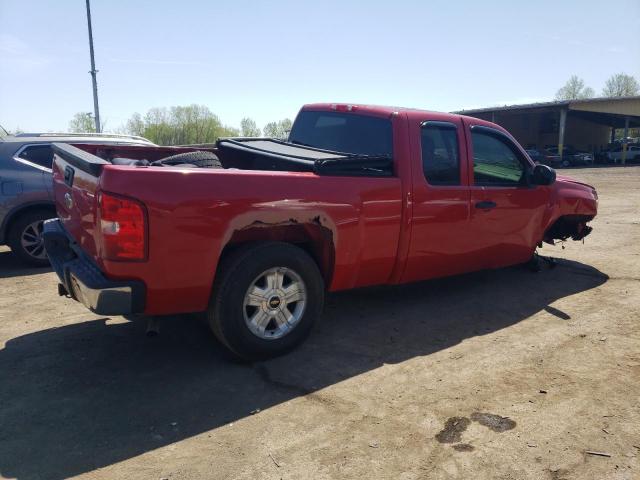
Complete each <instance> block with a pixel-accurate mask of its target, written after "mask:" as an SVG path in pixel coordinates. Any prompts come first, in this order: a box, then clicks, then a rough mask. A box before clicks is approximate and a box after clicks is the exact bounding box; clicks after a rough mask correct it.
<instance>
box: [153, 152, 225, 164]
mask: <svg viewBox="0 0 640 480" xmlns="http://www.w3.org/2000/svg"><path fill="white" fill-rule="evenodd" d="M184 164H189V165H194V166H196V167H200V168H223V167H222V163H220V159H219V158H218V156H217V155H216V154H215V153H211V152H205V151H202V150H198V151H195V152H186V153H178V154H176V155H171V156H170V157H165V158H162V159H160V160H156V161H155V162H153V163H152V165H167V166H174V165H184Z"/></svg>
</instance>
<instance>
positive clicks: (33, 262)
mask: <svg viewBox="0 0 640 480" xmlns="http://www.w3.org/2000/svg"><path fill="white" fill-rule="evenodd" d="M55 216H56V214H55V213H54V212H52V211H49V210H34V211H30V212H27V213H25V214H23V215H20V217H18V218H17V219H15V220H14V221H13V223H12V225H11V228H10V230H9V235H8V239H7V240H8V241H7V243H8V244H9V246H10V247H11V251H12V252H13V253H14V254H15V255H16V256H17V257H18V258H19V259H20V261H21V262H22V263H24V264H26V265H30V266H32V267H46V266H48V265H49V259H48V258H47V256H46V252H45V251H44V244H43V243H42V240H41V238H40V239H39V242H40V243H39V245H37V246H35V247H34V248H33V249H32V250H31V251H29V250H27V249H26V248H25V247H24V246H23V244H22V238H23V235H27V238H30V237H31V235H30V234H29V233H30V231H31V226H32V225H33V224H39V225H40V230H39V232H38V233H40V234H41V233H42V228H41V224H42V222H44V221H45V220H48V219H50V218H54V217H55Z"/></svg>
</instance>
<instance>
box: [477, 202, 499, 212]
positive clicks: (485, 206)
mask: <svg viewBox="0 0 640 480" xmlns="http://www.w3.org/2000/svg"><path fill="white" fill-rule="evenodd" d="M496 207H497V205H496V202H492V201H491V200H489V201H484V202H478V203H476V208H480V209H482V210H487V209H489V208H496Z"/></svg>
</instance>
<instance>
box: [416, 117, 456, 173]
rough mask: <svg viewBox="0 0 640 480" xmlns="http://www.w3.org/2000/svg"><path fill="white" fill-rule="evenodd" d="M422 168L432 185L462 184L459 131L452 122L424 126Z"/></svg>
mask: <svg viewBox="0 0 640 480" xmlns="http://www.w3.org/2000/svg"><path fill="white" fill-rule="evenodd" d="M422 169H423V171H424V177H425V178H426V180H427V182H429V184H431V185H460V154H459V152H458V133H457V130H456V127H455V125H454V124H452V123H447V122H427V123H425V124H424V125H423V126H422Z"/></svg>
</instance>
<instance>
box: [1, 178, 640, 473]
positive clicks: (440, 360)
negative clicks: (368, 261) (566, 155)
mask: <svg viewBox="0 0 640 480" xmlns="http://www.w3.org/2000/svg"><path fill="white" fill-rule="evenodd" d="M570 174H571V175H572V176H574V177H576V178H578V179H581V180H584V181H586V182H588V183H591V184H593V185H595V186H596V187H597V188H598V191H599V194H600V215H599V216H598V217H597V219H596V220H595V221H594V222H593V227H594V232H593V234H592V235H591V236H589V237H588V238H587V239H586V241H585V243H584V245H583V244H582V243H576V242H569V243H567V245H566V249H564V250H563V249H562V248H561V247H560V246H556V247H547V246H545V247H544V249H543V250H542V253H543V254H546V255H552V256H555V257H559V258H561V260H560V261H559V264H558V266H557V267H556V268H553V269H550V268H548V267H547V266H545V267H543V270H542V271H541V272H539V273H531V272H529V271H527V270H526V269H523V268H508V269H504V270H499V271H490V272H481V273H477V274H472V275H466V276H463V277H456V278H450V279H445V280H438V281H430V282H424V283H420V284H415V285H410V286H403V287H397V288H376V289H367V290H362V291H356V292H346V293H341V294H335V295H332V296H330V297H329V299H328V304H327V307H326V311H325V314H324V317H323V320H322V323H321V325H320V326H319V327H318V328H317V329H316V331H315V333H314V334H313V336H312V338H311V339H310V340H309V341H308V342H307V343H306V344H305V345H304V346H303V347H302V348H300V349H298V350H297V351H296V352H294V353H292V354H290V355H288V356H286V357H282V358H279V359H276V360H273V361H269V362H265V363H260V364H254V365H238V364H233V363H230V362H229V361H228V360H226V359H225V357H224V356H223V354H222V353H221V351H220V349H219V348H218V347H217V346H216V345H214V344H213V340H212V337H211V335H210V334H209V333H208V331H207V330H206V328H204V327H203V326H202V325H201V324H200V323H199V322H198V321H197V320H196V319H193V318H180V319H167V320H165V322H164V323H163V325H162V330H161V333H160V336H159V337H157V338H155V339H148V338H146V337H145V336H144V331H145V325H144V324H142V323H137V322H128V321H126V320H124V319H122V318H103V317H97V316H95V315H92V314H90V313H89V312H88V311H86V310H85V309H84V308H83V307H81V306H80V305H78V304H76V303H74V302H72V301H70V300H66V299H63V298H59V297H58V296H57V293H56V279H55V275H54V274H53V273H51V272H49V271H34V270H21V269H19V267H18V266H17V264H16V263H15V261H14V259H13V257H12V256H11V254H10V253H9V252H8V251H6V250H3V251H0V292H2V295H1V296H0V476H3V477H5V478H18V479H39V478H42V479H61V478H67V477H74V476H78V477H81V478H86V479H115V478H123V479H131V478H136V479H137V478H145V479H156V480H158V479H162V478H166V479H171V480H174V479H176V480H177V479H199V478H207V479H214V478H215V479H218V478H220V479H231V478H242V479H258V478H260V479H262V478H265V479H270V478H273V479H281V478H282V479H308V478H309V479H310V478H313V479H325V478H335V479H351V478H357V479H377V478H390V479H414V478H415V479H417V478H422V479H427V478H428V479H453V478H456V479H458V478H460V479H485V478H487V479H489V478H490V479H536V480H538V479H551V480H560V479H567V480H568V479H581V480H582V479H638V478H640V458H639V457H640V281H639V280H640V167H627V168H607V169H604V168H603V169H591V170H588V169H584V170H573V171H571V172H570ZM589 451H592V452H601V453H603V454H605V456H602V455H593V454H590V453H588V452H589Z"/></svg>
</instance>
